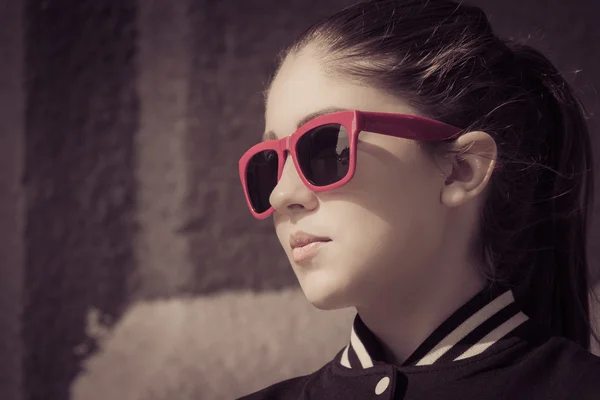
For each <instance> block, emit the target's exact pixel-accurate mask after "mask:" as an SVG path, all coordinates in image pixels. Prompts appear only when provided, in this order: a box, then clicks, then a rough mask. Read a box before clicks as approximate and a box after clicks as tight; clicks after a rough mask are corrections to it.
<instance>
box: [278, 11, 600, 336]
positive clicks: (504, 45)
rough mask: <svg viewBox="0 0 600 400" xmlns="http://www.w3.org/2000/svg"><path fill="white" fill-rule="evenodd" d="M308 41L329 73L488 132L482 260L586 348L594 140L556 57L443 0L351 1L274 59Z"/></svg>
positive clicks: (553, 326)
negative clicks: (494, 164)
mask: <svg viewBox="0 0 600 400" xmlns="http://www.w3.org/2000/svg"><path fill="white" fill-rule="evenodd" d="M308 44H312V45H315V48H317V49H319V51H318V54H319V55H320V59H321V61H322V63H323V65H324V67H325V70H326V71H328V73H330V74H332V75H334V76H336V77H343V78H346V79H351V80H353V81H357V82H359V83H361V84H367V85H370V86H373V87H376V88H379V89H380V90H383V91H385V92H387V93H391V94H393V95H394V96H397V97H399V98H402V99H404V100H405V101H408V102H409V103H410V104H411V105H412V106H413V107H415V108H416V109H418V110H420V111H421V112H422V113H423V114H424V115H426V116H429V117H431V118H435V119H438V120H441V121H443V122H446V123H448V124H452V125H455V126H459V127H461V128H464V132H469V131H473V130H483V131H485V132H488V133H489V134H490V135H492V136H493V138H494V140H495V141H496V144H497V148H498V161H499V162H500V163H501V164H502V169H501V170H500V171H496V172H495V173H494V175H493V176H492V178H491V181H490V183H489V185H488V186H489V189H488V193H487V195H486V199H485V203H484V206H483V209H482V215H481V218H480V221H481V223H480V227H479V235H478V241H479V242H478V246H477V248H478V252H479V255H480V256H481V258H482V259H486V260H488V261H489V260H490V259H491V260H492V261H493V262H492V263H490V270H489V271H484V272H485V273H486V275H487V276H488V277H489V279H490V280H491V281H492V282H502V283H504V284H508V285H509V286H510V287H511V288H512V289H513V291H514V293H515V296H516V298H517V301H519V302H520V303H521V305H522V307H523V309H524V311H525V312H526V313H527V314H528V315H529V316H530V317H532V318H533V319H534V320H535V321H537V322H538V323H540V324H541V325H542V326H543V327H544V328H545V329H547V330H548V331H549V332H550V333H551V334H554V335H558V336H563V337H566V338H568V339H571V340H573V341H575V342H577V343H579V344H580V345H582V346H584V347H586V348H589V346H590V334H591V333H592V329H591V325H590V317H589V298H588V295H589V288H588V282H589V277H588V268H587V256H586V240H587V230H588V219H589V215H588V212H589V210H590V204H592V196H593V167H592V162H593V159H592V153H591V143H590V137H589V132H588V128H587V124H586V120H585V116H584V110H583V107H582V105H581V103H580V102H579V101H578V99H577V97H576V96H575V94H574V93H573V90H572V89H571V88H570V86H569V85H568V84H567V82H566V81H565V80H564V78H563V77H562V76H561V74H560V73H559V71H558V70H557V69H556V68H555V67H554V66H553V65H552V63H550V62H549V61H548V59H547V58H546V57H544V56H543V55H542V54H541V53H540V52H538V51H537V50H535V49H533V48H531V47H529V46H526V45H522V44H519V43H517V42H514V41H509V40H502V39H500V38H498V37H497V36H496V35H495V34H494V32H493V31H492V28H491V26H490V24H489V22H488V19H487V16H486V15H485V13H484V12H483V11H482V10H481V9H479V8H477V7H474V6H469V5H465V4H458V3H456V2H453V1H445V0H429V1H424V0H422V1H417V0H400V1H398V0H377V1H366V2H361V3H358V4H356V5H354V6H351V7H349V8H346V9H344V10H342V11H341V12H339V13H337V14H335V15H332V16H331V17H329V18H326V19H324V20H322V21H320V22H318V23H316V24H314V25H313V26H311V27H310V28H309V29H307V30H306V31H305V32H304V33H302V35H300V37H298V39H297V40H296V41H295V42H294V43H293V44H292V45H291V46H290V47H289V48H287V49H285V50H284V51H283V52H282V53H281V54H280V63H281V61H282V60H284V59H285V57H287V55H288V54H290V53H298V52H300V51H301V50H302V49H304V48H305V47H306V46H307V45H308ZM436 146H437V147H438V150H439V149H440V148H441V149H442V150H443V151H445V150H447V149H448V146H447V145H444V144H442V145H441V147H440V145H439V144H438V145H436ZM434 150H435V149H434Z"/></svg>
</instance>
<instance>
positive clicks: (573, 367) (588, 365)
mask: <svg viewBox="0 0 600 400" xmlns="http://www.w3.org/2000/svg"><path fill="white" fill-rule="evenodd" d="M548 350H549V351H550V352H551V353H554V355H555V356H556V360H555V362H554V363H553V364H554V372H555V373H554V374H553V375H554V376H553V378H554V379H556V380H557V381H560V380H564V381H563V383H564V384H565V389H567V393H568V395H567V397H566V398H567V399H577V400H588V399H589V400H592V399H594V400H597V399H598V398H600V397H599V396H600V357H598V356H596V355H594V354H592V353H591V352H589V351H587V350H586V349H584V348H582V347H581V346H579V345H577V344H575V343H573V342H571V341H569V340H567V339H563V338H554V340H552V341H551V343H550V346H549V349H548ZM565 381H566V382H565Z"/></svg>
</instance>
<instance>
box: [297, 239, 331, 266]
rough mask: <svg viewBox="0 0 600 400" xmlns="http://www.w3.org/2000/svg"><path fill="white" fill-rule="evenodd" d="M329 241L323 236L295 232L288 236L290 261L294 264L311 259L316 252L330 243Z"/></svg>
mask: <svg viewBox="0 0 600 400" xmlns="http://www.w3.org/2000/svg"><path fill="white" fill-rule="evenodd" d="M330 241H331V239H330V238H328V237H324V236H315V235H311V234H309V233H306V232H302V231H299V232H296V233H295V234H293V235H291V236H290V247H291V248H292V259H293V260H294V262H295V263H296V264H300V263H302V262H304V261H308V260H310V259H311V258H313V257H314V256H315V255H316V254H317V252H318V250H319V249H320V248H321V247H322V246H323V245H325V244H326V243H327V242H330Z"/></svg>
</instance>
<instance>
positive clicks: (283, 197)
mask: <svg viewBox="0 0 600 400" xmlns="http://www.w3.org/2000/svg"><path fill="white" fill-rule="evenodd" d="M269 201H270V203H271V205H272V206H273V208H274V209H275V211H277V212H280V213H282V214H284V215H288V216H292V215H293V214H296V213H299V212H303V211H312V210H314V209H315V208H316V207H317V206H318V204H319V201H318V198H317V196H316V194H315V193H314V192H313V191H311V190H310V189H309V188H307V187H306V185H304V183H303V182H302V179H301V178H300V175H299V174H298V171H297V170H296V167H295V165H294V162H293V160H292V159H291V157H289V156H288V155H287V154H286V160H285V161H284V165H283V172H282V174H281V179H280V180H279V182H277V185H276V186H275V188H274V189H273V192H271V196H270V197H269Z"/></svg>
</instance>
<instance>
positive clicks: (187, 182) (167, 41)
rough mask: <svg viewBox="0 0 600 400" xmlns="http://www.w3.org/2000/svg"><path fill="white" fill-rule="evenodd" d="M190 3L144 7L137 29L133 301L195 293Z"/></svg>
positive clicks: (131, 286)
mask: <svg viewBox="0 0 600 400" xmlns="http://www.w3.org/2000/svg"><path fill="white" fill-rule="evenodd" d="M187 11H188V9H187V3H186V2H182V1H171V2H169V1H147V2H143V3H141V7H140V8H139V12H138V18H137V21H138V22H137V25H138V31H139V40H138V41H137V47H138V49H139V51H138V57H137V65H138V77H137V88H138V93H139V97H140V99H141V101H140V126H139V131H138V132H137V134H136V137H135V154H136V157H135V177H136V186H137V189H136V190H137V191H136V193H137V197H136V198H137V212H136V221H137V223H138V226H139V230H138V231H137V232H138V234H137V235H136V238H135V239H136V240H135V245H134V248H135V254H136V266H137V268H135V270H134V272H133V274H132V276H131V277H129V279H128V281H129V288H130V291H129V295H130V298H132V299H135V298H140V297H141V298H146V299H147V298H152V297H156V296H169V295H174V294H178V293H189V292H192V291H193V289H194V287H195V285H194V271H193V269H192V263H191V262H190V257H189V252H190V249H189V246H190V243H189V242H190V240H189V235H188V234H187V233H186V232H185V231H184V230H183V229H182V228H183V227H184V225H185V224H186V222H187V221H188V220H189V216H188V215H187V212H186V211H187V210H186V208H185V199H186V196H187V194H188V193H189V191H190V189H191V186H192V182H191V179H190V177H189V173H188V172H189V168H188V164H189V162H190V161H189V160H188V159H187V157H186V146H187V144H186V142H187V133H188V125H189V122H188V119H187V117H188V115H187V109H188V103H189V98H190V94H189V93H190V90H191V86H190V77H191V71H190V68H191V60H192V52H191V49H190V32H189V31H190V27H189V18H188V17H187V15H188V13H187Z"/></svg>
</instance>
